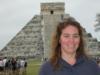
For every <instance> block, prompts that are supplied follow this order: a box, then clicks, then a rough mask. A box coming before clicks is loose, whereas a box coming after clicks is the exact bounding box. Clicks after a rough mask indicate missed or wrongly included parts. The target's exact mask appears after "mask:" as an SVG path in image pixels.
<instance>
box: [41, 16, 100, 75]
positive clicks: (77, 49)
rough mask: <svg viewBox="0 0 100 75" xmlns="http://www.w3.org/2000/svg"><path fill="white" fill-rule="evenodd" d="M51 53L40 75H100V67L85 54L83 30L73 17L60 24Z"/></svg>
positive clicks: (53, 40)
mask: <svg viewBox="0 0 100 75" xmlns="http://www.w3.org/2000/svg"><path fill="white" fill-rule="evenodd" d="M51 51H52V52H51V53H52V54H51V57H50V58H49V59H48V60H47V61H46V62H45V63H44V64H43V65H42V66H41V68H40V71H39V75H100V67H99V66H98V64H97V63H96V62H95V61H94V60H92V59H91V58H90V57H88V55H87V54H86V52H85V48H84V39H83V28H82V27H81V25H80V23H79V22H78V21H76V20H75V19H74V18H72V17H69V18H66V19H63V20H62V22H59V23H58V25H57V28H56V32H55V33H54V36H53V39H52V50H51Z"/></svg>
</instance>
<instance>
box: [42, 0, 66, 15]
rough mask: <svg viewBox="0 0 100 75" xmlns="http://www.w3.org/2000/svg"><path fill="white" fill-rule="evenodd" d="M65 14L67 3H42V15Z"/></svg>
mask: <svg viewBox="0 0 100 75" xmlns="http://www.w3.org/2000/svg"><path fill="white" fill-rule="evenodd" d="M49 14H52V15H53V14H65V3H63V2H57V3H41V15H49Z"/></svg>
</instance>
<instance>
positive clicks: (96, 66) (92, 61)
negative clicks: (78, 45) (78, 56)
mask: <svg viewBox="0 0 100 75" xmlns="http://www.w3.org/2000/svg"><path fill="white" fill-rule="evenodd" d="M86 64H87V65H88V66H91V67H93V68H99V65H98V64H97V63H96V61H95V60H93V59H90V58H89V59H87V60H86Z"/></svg>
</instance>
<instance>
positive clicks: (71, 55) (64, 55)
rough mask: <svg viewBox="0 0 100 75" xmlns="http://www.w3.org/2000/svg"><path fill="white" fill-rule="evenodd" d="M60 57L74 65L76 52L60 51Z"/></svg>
mask: <svg viewBox="0 0 100 75" xmlns="http://www.w3.org/2000/svg"><path fill="white" fill-rule="evenodd" d="M61 57H62V59H64V60H65V61H66V62H67V63H69V64H70V65H74V64H75V63H76V53H62V56H61Z"/></svg>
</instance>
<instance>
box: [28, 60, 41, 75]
mask: <svg viewBox="0 0 100 75" xmlns="http://www.w3.org/2000/svg"><path fill="white" fill-rule="evenodd" d="M40 64H41V62H40V60H37V59H34V60H29V62H28V67H27V75H38V73H39V68H40V66H41V65H40Z"/></svg>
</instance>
